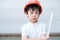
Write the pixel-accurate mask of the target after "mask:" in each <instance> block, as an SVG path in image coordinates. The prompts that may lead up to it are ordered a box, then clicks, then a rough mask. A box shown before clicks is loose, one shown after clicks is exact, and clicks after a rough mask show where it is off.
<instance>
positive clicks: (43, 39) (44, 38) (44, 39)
mask: <svg viewBox="0 0 60 40" xmlns="http://www.w3.org/2000/svg"><path fill="white" fill-rule="evenodd" d="M38 40H50V38H49V36H48V37H47V36H41V37H40V38H39V39H38Z"/></svg>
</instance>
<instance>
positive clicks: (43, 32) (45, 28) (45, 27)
mask: <svg viewBox="0 0 60 40" xmlns="http://www.w3.org/2000/svg"><path fill="white" fill-rule="evenodd" d="M42 34H47V26H46V24H43V27H42Z"/></svg>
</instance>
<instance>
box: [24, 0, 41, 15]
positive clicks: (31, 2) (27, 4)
mask: <svg viewBox="0 0 60 40" xmlns="http://www.w3.org/2000/svg"><path fill="white" fill-rule="evenodd" d="M31 4H37V5H38V7H39V8H40V10H39V11H40V14H41V13H42V7H41V5H40V2H39V1H38V0H30V1H28V2H27V3H26V5H25V7H24V12H25V13H26V8H27V7H28V6H29V5H31Z"/></svg>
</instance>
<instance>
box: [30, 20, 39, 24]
mask: <svg viewBox="0 0 60 40" xmlns="http://www.w3.org/2000/svg"><path fill="white" fill-rule="evenodd" d="M29 22H30V23H32V24H35V23H37V22H38V21H35V22H32V21H29Z"/></svg>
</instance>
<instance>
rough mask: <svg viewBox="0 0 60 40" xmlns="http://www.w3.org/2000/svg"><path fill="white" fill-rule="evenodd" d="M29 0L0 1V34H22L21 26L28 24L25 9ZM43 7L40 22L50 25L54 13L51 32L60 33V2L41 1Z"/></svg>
mask: <svg viewBox="0 0 60 40" xmlns="http://www.w3.org/2000/svg"><path fill="white" fill-rule="evenodd" d="M26 1H27V0H0V33H20V32H21V26H22V25H23V24H25V23H27V18H26V16H25V15H24V12H23V8H24V5H25V3H26ZM39 1H40V2H41V5H42V7H43V12H42V15H41V16H40V18H39V21H40V22H44V23H46V24H47V26H48V24H49V20H50V13H51V12H53V13H54V15H53V20H52V25H51V32H60V27H59V26H60V5H59V4H60V0H39Z"/></svg>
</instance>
